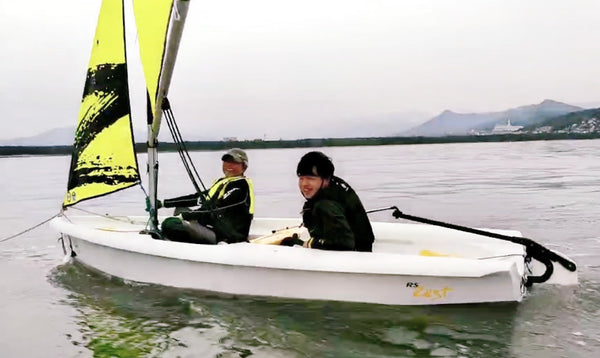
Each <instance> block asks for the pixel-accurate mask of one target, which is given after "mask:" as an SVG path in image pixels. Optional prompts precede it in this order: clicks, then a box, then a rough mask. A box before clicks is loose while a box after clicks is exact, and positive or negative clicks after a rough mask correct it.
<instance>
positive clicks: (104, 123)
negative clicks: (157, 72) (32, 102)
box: [63, 0, 140, 207]
mask: <svg viewBox="0 0 600 358" xmlns="http://www.w3.org/2000/svg"><path fill="white" fill-rule="evenodd" d="M123 16H124V15H123V2H122V0H103V1H102V6H101V9H100V15H99V17H98V25H97V27H96V34H95V36H94V42H93V47H92V54H91V58H90V62H89V66H88V72H87V77H86V82H85V87H84V91H83V99H82V101H81V109H80V111H79V120H78V123H77V130H76V133H75V143H74V145H73V156H72V158H71V169H70V176H69V182H68V185H67V194H66V195H65V200H64V203H63V206H64V207H66V206H69V205H73V204H75V203H77V202H80V201H82V200H86V199H90V198H94V197H98V196H101V195H105V194H108V193H112V192H115V191H117V190H121V189H125V188H128V187H130V186H132V185H136V184H137V183H139V182H140V175H139V172H138V165H137V159H136V156H135V150H134V141H133V134H132V128H131V109H130V103H129V87H128V84H127V63H126V58H125V30H124V26H125V25H124V18H123Z"/></svg>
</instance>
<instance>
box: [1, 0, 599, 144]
mask: <svg viewBox="0 0 600 358" xmlns="http://www.w3.org/2000/svg"><path fill="white" fill-rule="evenodd" d="M99 7H100V0H85V1H84V0H56V1H47V0H30V1H9V0H2V1H1V2H0V80H1V81H0V108H2V112H1V113H2V114H1V116H2V123H3V126H2V129H3V130H2V132H1V133H0V139H7V138H14V137H22V136H28V135H33V134H39V133H41V132H43V131H45V130H48V129H52V128H56V127H65V126H69V125H74V124H75V122H76V120H77V114H78V111H79V105H80V101H81V94H82V91H83V84H84V77H85V73H86V68H87V63H88V60H89V55H90V50H91V40H92V37H93V34H94V31H95V26H96V20H97V16H98V9H99ZM599 40H600V1H598V0H564V1H563V0H560V1H559V0H534V1H531V0H454V1H449V0H429V1H427V0H419V1H416V0H411V1H403V0H361V1H359V0H298V1H295V0H253V1H248V0H219V1H207V0H192V1H191V5H190V12H189V15H188V21H187V24H186V31H185V32H184V38H183V42H182V45H181V50H180V54H179V58H178V64H177V67H176V71H175V74H174V78H173V83H172V87H171V93H170V99H171V102H172V104H173V105H174V110H175V116H176V118H177V119H178V122H179V124H180V127H182V129H183V130H184V131H185V132H188V133H194V136H196V137H199V136H201V135H202V133H216V132H218V133H219V134H220V133H222V135H221V134H220V135H219V137H225V136H237V137H240V138H254V137H261V136H267V137H294V133H298V134H299V136H301V137H304V136H305V135H302V134H304V133H307V128H309V127H312V126H316V127H317V129H311V130H310V131H311V133H314V135H313V136H318V133H319V127H321V126H327V127H329V128H331V127H336V126H343V124H344V123H345V121H350V122H352V121H355V120H357V119H360V118H376V117H377V116H384V115H388V116H389V115H395V114H398V117H399V118H406V119H405V120H404V122H399V123H398V128H399V129H401V130H403V129H407V128H406V127H407V126H411V125H414V124H416V123H414V122H415V121H416V120H417V119H418V120H421V119H422V118H429V117H431V116H434V115H436V114H438V113H439V112H441V111H443V110H446V109H450V110H453V111H456V112H486V111H500V110H505V109H508V108H512V107H517V106H521V105H527V104H533V103H539V102H541V101H542V100H544V99H554V100H557V101H562V102H566V103H569V104H575V105H587V104H590V105H591V104H593V103H595V104H598V105H600V45H599ZM134 42H135V38H133V39H132V41H130V43H134ZM128 56H129V59H130V60H131V59H133V58H135V57H136V56H134V55H132V54H129V55H128ZM136 71H138V72H136ZM130 73H131V74H132V76H135V74H136V73H141V70H139V69H135V68H134V64H130ZM140 97H142V96H140ZM132 102H133V105H134V108H133V111H134V115H137V114H139V113H142V114H143V113H144V111H143V105H144V102H143V98H142V100H141V101H140V100H137V99H136V98H133V99H132ZM140 108H141V109H140ZM403 113H416V114H415V115H413V116H412V117H411V116H408V117H407V116H406V115H404V116H402V115H401V114H403ZM427 116H429V117H427ZM411 118H412V119H411ZM415 118H416V119H415ZM137 120H141V121H139V123H140V124H135V126H136V127H142V126H143V124H141V123H143V121H144V118H137ZM202 128H205V129H204V130H203V129H202ZM185 137H186V136H185V134H184V138H185Z"/></svg>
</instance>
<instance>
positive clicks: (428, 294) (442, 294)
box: [406, 282, 454, 300]
mask: <svg viewBox="0 0 600 358" xmlns="http://www.w3.org/2000/svg"><path fill="white" fill-rule="evenodd" d="M406 287H408V288H412V289H413V297H422V298H425V299H430V300H440V299H444V298H446V296H447V295H448V292H450V291H454V290H453V289H452V288H450V287H448V286H444V288H441V289H433V288H427V287H425V286H421V285H419V283H418V282H407V283H406Z"/></svg>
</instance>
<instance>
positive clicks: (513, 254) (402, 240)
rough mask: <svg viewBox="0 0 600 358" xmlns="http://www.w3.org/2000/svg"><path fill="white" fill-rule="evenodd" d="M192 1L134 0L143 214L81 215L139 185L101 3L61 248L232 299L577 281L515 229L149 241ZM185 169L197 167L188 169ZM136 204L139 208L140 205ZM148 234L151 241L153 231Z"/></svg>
mask: <svg viewBox="0 0 600 358" xmlns="http://www.w3.org/2000/svg"><path fill="white" fill-rule="evenodd" d="M188 5H189V1H175V2H173V1H172V0H160V1H159V0H157V1H155V2H153V5H152V6H151V5H148V4H147V3H146V2H134V13H135V17H136V23H137V31H138V38H139V45H140V53H141V59H142V65H143V67H144V75H145V80H146V87H147V100H148V111H147V113H148V118H147V123H148V161H149V163H148V168H149V173H148V174H149V183H148V188H149V190H148V196H147V211H148V212H149V217H127V218H123V217H120V218H112V217H109V216H76V215H72V214H71V212H70V211H69V210H68V208H69V207H71V206H72V205H75V204H77V203H79V202H81V201H82V200H88V199H91V198H94V197H98V196H103V195H107V194H110V193H112V192H115V191H118V190H122V189H125V188H128V187H131V186H135V185H140V175H139V171H138V165H137V160H136V157H135V151H134V147H133V142H134V141H133V137H132V131H131V127H132V125H131V115H130V108H129V107H130V106H129V93H128V85H127V80H128V78H127V62H126V56H125V38H124V34H125V30H124V26H125V23H126V21H125V20H124V15H123V3H122V1H121V0H103V3H102V7H101V10H100V15H99V19H98V25H97V29H96V34H95V37H94V42H93V49H92V56H91V59H90V64H89V69H88V75H87V79H86V84H85V89H84V96H83V100H82V105H81V110H80V115H79V121H78V126H77V132H76V135H75V144H74V150H73V156H72V161H71V167H70V177H69V182H68V189H67V193H66V195H65V200H64V202H63V208H64V211H63V213H62V215H61V216H60V217H57V218H55V219H53V221H52V222H51V225H52V226H53V227H54V228H55V229H56V230H57V231H59V232H60V233H61V236H62V239H63V244H64V247H65V253H68V254H70V255H71V256H72V257H74V258H75V259H76V260H78V261H80V262H82V263H83V264H85V265H87V266H90V267H92V268H94V269H96V270H99V271H102V272H104V273H107V274H109V275H114V276H117V277H120V278H123V279H127V280H132V281H137V282H145V283H154V284H160V285H165V286H173V287H181V288H191V289H199V290H207V291H215V292H222V293H228V294H239V295H255V296H272V297H285V298H297V299H317V300H338V301H351V302H367V303H380V304H392V305H424V304H450V303H474V302H505V301H517V302H518V301H521V300H522V299H523V297H524V295H525V293H526V287H527V286H530V285H532V284H535V283H542V282H546V283H556V284H563V285H573V284H576V283H577V273H576V269H575V264H574V263H573V262H572V261H570V260H569V259H568V258H565V257H564V256H562V255H560V254H558V253H556V252H553V251H551V250H549V249H547V248H545V247H543V246H542V245H540V244H538V243H536V242H534V241H532V240H530V239H526V238H522V237H521V234H520V233H519V232H517V231H499V230H479V229H470V228H466V227H461V226H457V225H452V224H446V223H441V222H437V221H434V220H430V219H424V218H419V217H414V216H411V215H406V214H403V213H402V212H400V211H399V210H398V209H397V208H395V207H393V208H390V209H394V212H393V213H394V216H395V217H396V218H401V219H407V220H412V221H417V222H421V223H422V224H407V223H382V222H374V223H372V226H373V230H374V234H375V242H374V247H373V252H346V251H344V252H341V251H326V250H316V249H305V248H302V247H286V246H279V245H276V244H277V243H278V242H279V241H280V240H281V238H283V237H284V236H289V235H290V234H294V233H295V234H297V235H299V237H300V238H303V239H308V237H307V235H308V233H307V232H306V230H304V229H303V228H301V227H300V224H301V222H300V219H294V218H291V219H281V218H256V219H254V221H253V223H252V226H251V231H250V237H249V239H250V240H249V241H250V242H245V243H236V244H224V245H198V244H190V243H183V242H174V241H167V240H157V239H155V238H153V235H154V233H156V232H158V231H159V229H160V228H159V227H158V222H159V218H158V207H159V205H158V203H159V201H158V199H157V176H158V175H157V174H158V161H157V156H158V151H157V145H158V142H157V136H158V132H159V128H160V125H161V118H162V114H163V111H164V113H165V117H166V118H167V123H168V124H169V128H170V130H171V132H172V133H173V134H174V139H175V140H176V142H178V143H180V144H181V145H182V149H181V151H180V154H181V156H182V159H184V163H186V158H189V156H187V152H186V151H185V147H184V143H183V141H182V140H181V139H180V135H179V133H178V130H177V127H176V126H174V125H173V119H174V118H173V115H172V112H171V109H170V106H169V105H168V101H167V100H166V98H167V93H168V88H169V83H170V79H171V74H172V71H173V67H174V64H175V57H176V54H177V49H178V47H179V42H180V38H181V33H182V30H183V24H184V21H185V18H186V15H187V8H188ZM186 168H187V169H188V173H190V172H191V171H192V169H194V170H195V168H193V165H190V164H189V163H187V164H186ZM140 205H143V203H140ZM154 236H155V235H154Z"/></svg>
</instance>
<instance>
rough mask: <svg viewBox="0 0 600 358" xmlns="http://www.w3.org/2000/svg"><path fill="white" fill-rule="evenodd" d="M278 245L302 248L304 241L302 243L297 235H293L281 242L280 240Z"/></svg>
mask: <svg viewBox="0 0 600 358" xmlns="http://www.w3.org/2000/svg"><path fill="white" fill-rule="evenodd" d="M279 245H282V246H294V245H301V246H304V241H302V240H300V239H299V238H298V234H294V235H292V236H288V237H286V238H284V239H283V240H281V242H280V243H279Z"/></svg>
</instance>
